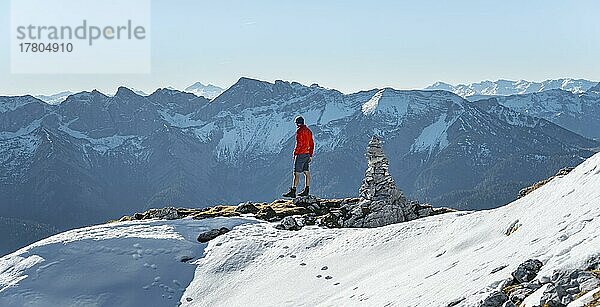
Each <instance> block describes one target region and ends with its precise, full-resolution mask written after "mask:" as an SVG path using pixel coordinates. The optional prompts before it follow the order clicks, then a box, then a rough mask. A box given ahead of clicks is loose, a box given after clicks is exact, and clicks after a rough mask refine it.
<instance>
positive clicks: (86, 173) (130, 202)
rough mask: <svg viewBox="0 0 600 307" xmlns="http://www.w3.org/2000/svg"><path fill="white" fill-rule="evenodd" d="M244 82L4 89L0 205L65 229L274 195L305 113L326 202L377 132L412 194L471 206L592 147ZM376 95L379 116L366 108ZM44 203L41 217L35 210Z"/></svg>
mask: <svg viewBox="0 0 600 307" xmlns="http://www.w3.org/2000/svg"><path fill="white" fill-rule="evenodd" d="M241 81H242V82H241V84H238V86H233V87H232V88H230V89H229V90H228V91H226V92H225V93H223V94H222V95H221V96H220V97H217V98H216V99H213V100H209V99H206V98H204V97H197V96H195V95H193V94H189V93H185V92H180V91H176V90H169V89H161V90H157V91H155V92H154V93H152V94H151V95H148V96H140V95H137V94H136V93H135V92H133V91H131V90H127V89H126V88H122V89H120V90H119V91H118V92H117V94H116V95H115V96H113V97H110V96H106V95H104V94H102V93H100V92H98V91H92V92H81V93H78V94H74V95H71V96H70V97H69V98H67V100H66V101H65V102H64V103H62V104H60V105H49V104H45V103H43V102H41V101H40V100H37V99H34V98H26V99H24V98H19V97H1V98H0V101H3V103H2V104H1V105H0V107H1V106H4V105H9V104H10V105H14V106H16V107H15V108H11V109H10V110H9V109H8V108H4V109H0V110H3V111H0V127H2V132H0V159H1V160H2V162H3V164H2V172H0V192H1V193H0V204H2V210H3V212H5V214H6V217H22V218H27V217H28V215H30V217H32V218H35V219H36V220H37V221H38V222H42V223H45V224H49V225H52V226H54V227H57V228H59V229H60V230H64V229H65V227H77V226H82V225H86V224H89V223H93V222H98V221H100V220H106V219H109V218H110V217H111V216H114V215H120V214H124V213H125V212H130V211H135V210H143V209H148V208H151V207H159V206H160V207H162V206H164V205H165V204H169V203H178V204H180V205H182V206H188V207H206V206H210V205H213V204H217V203H236V202H242V201H245V200H248V199H256V200H263V201H269V200H271V199H273V198H274V197H277V196H278V194H279V193H280V191H283V190H285V189H286V188H287V185H288V184H289V168H290V166H289V163H290V162H289V161H290V155H291V152H292V149H293V146H294V144H293V134H294V125H293V119H294V117H295V116H297V115H298V114H301V115H303V116H304V117H305V119H306V122H307V123H308V125H309V127H310V128H311V129H312V130H313V135H314V137H315V141H316V142H315V144H316V146H317V148H316V154H315V159H314V162H313V163H314V164H313V167H314V169H313V179H314V181H313V182H314V184H313V187H312V189H311V190H314V193H315V194H317V195H320V196H323V197H340V196H344V195H348V193H350V192H351V191H354V190H355V188H356V187H358V186H359V185H360V178H361V177H362V172H363V170H364V169H363V167H365V165H364V161H363V159H362V152H363V151H362V149H363V148H364V146H365V144H366V143H367V142H368V140H369V139H370V138H371V136H372V135H373V134H376V135H379V136H381V137H383V139H384V141H385V142H384V147H385V148H386V150H387V151H388V152H389V154H390V157H391V159H390V160H391V161H390V172H391V174H392V175H393V176H394V177H395V178H396V182H397V183H398V185H399V187H400V188H401V189H402V190H404V191H405V192H406V193H407V195H408V196H410V197H413V198H415V199H418V200H421V201H425V202H431V203H433V204H436V205H443V206H454V207H458V208H463V209H464V208H476V209H483V208H489V207H495V206H498V205H502V204H505V203H507V202H509V201H511V200H513V199H514V198H515V197H516V195H517V193H518V191H519V190H520V189H521V188H523V187H525V186H528V185H530V184H532V183H534V182H537V181H539V180H541V179H543V178H546V177H548V176H550V175H553V174H554V173H556V171H557V170H559V169H561V168H563V167H566V166H575V165H577V164H578V163H580V162H581V161H582V160H583V159H584V158H586V157H588V156H591V155H592V153H593V151H591V150H589V149H588V148H585V147H586V146H584V145H585V143H586V142H590V141H589V140H582V139H580V138H579V137H578V136H576V135H574V134H572V133H571V132H569V131H563V130H561V129H560V128H559V127H556V126H555V125H554V124H551V123H547V124H545V125H546V126H540V125H537V126H536V125H529V126H528V125H526V123H527V122H529V121H532V119H530V118H529V117H527V116H526V115H523V116H518V117H514V118H515V120H516V121H517V124H515V122H509V121H506V119H505V118H504V119H503V118H500V117H498V115H497V114H493V113H488V112H489V111H486V110H485V109H484V108H482V107H479V106H478V105H477V104H473V103H469V102H468V101H466V100H464V99H462V98H460V97H459V96H457V95H455V94H453V93H450V92H444V91H418V90H413V91H406V90H393V89H382V90H378V89H374V90H370V91H362V92H358V93H354V94H347V95H346V94H343V93H341V92H339V91H336V90H331V89H324V88H321V87H317V86H304V85H301V84H299V83H295V82H285V81H276V82H274V83H270V82H262V81H259V80H255V81H252V80H251V79H247V80H246V79H242V80H241ZM246 83H247V84H246ZM248 84H249V85H248ZM247 86H250V87H249V88H252V89H253V90H250V91H247V90H246V87H247ZM255 86H258V87H259V90H258V91H257V90H254V88H255ZM379 92H381V94H380V95H379V97H378V98H377V97H375V96H377V94H378V93H379ZM374 97H375V98H377V99H374ZM375 100H377V103H376V104H373V106H374V108H373V109H372V111H373V112H364V110H363V107H365V104H367V105H368V102H369V101H372V102H373V101H375ZM5 103H6V104H5ZM538 122H539V121H538ZM556 131H560V133H559V134H557V135H554V134H556ZM529 168H531V169H534V170H535V172H533V173H531V172H527V171H526V170H527V169H529ZM457 177H460V178H462V180H460V181H459V180H456V178H457ZM61 178H64V179H61ZM249 183H252V185H250V184H249ZM231 187H236V188H234V189H232V188H231ZM26 191H27V192H26ZM56 191H60V193H58V192H56ZM23 195H27V196H26V197H24V196H23ZM15 199H16V200H18V201H19V203H18V204H15V202H14V201H15ZM8 204H13V205H11V206H9V205H8ZM56 204H60V206H57V205H56ZM88 204H95V205H94V206H93V207H91V208H90V207H89V205H88ZM40 208H43V209H40ZM36 210H39V212H45V213H44V214H37V215H35V216H31V215H34V212H36ZM86 212H87V214H86ZM90 212H93V214H90ZM64 216H69V217H70V218H69V221H66V220H65V219H64ZM78 216H82V217H84V218H77V217H78Z"/></svg>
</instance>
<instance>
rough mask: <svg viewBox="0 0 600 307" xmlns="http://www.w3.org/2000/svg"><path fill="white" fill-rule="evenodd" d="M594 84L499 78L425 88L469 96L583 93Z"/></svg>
mask: <svg viewBox="0 0 600 307" xmlns="http://www.w3.org/2000/svg"><path fill="white" fill-rule="evenodd" d="M595 84H596V82H594V81H589V80H584V79H570V78H563V79H556V80H545V81H542V82H532V81H526V80H519V81H512V80H504V79H500V80H496V81H488V80H486V81H481V82H477V83H470V84H458V85H451V84H448V83H443V82H436V83H434V84H433V85H431V86H428V87H427V88H425V89H426V90H445V91H450V92H453V93H455V94H457V95H459V96H462V97H465V98H466V97H470V96H508V95H516V94H528V93H536V92H542V91H547V90H551V89H561V90H565V91H569V92H572V93H583V92H585V91H587V90H589V89H590V88H591V87H593V86H594V85H595Z"/></svg>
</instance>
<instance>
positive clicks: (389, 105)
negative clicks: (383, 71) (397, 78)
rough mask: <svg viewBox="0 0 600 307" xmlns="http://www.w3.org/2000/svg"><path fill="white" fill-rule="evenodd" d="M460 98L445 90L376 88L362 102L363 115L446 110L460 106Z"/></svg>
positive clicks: (462, 101)
mask: <svg viewBox="0 0 600 307" xmlns="http://www.w3.org/2000/svg"><path fill="white" fill-rule="evenodd" d="M464 103H466V101H464V100H463V99H462V98H460V97H458V96H456V95H454V94H452V93H448V92H446V91H406V90H394V89H392V88H385V89H382V90H378V91H377V92H375V93H374V94H373V96H372V97H371V98H370V99H369V100H368V101H366V102H365V103H363V104H362V106H361V110H362V112H363V114H365V115H373V114H377V113H381V114H388V115H393V116H395V117H396V118H402V117H404V116H405V115H406V114H408V113H410V114H424V113H427V112H428V111H430V110H447V109H450V108H452V106H453V105H455V106H457V107H458V108H462V106H463V104H464Z"/></svg>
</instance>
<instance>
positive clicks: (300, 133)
mask: <svg viewBox="0 0 600 307" xmlns="http://www.w3.org/2000/svg"><path fill="white" fill-rule="evenodd" d="M295 122H296V126H297V127H298V129H296V147H295V148H294V179H293V183H292V187H290V190H289V191H288V192H287V193H285V194H283V196H284V197H292V198H294V197H296V187H297V186H298V181H299V180H300V173H304V182H305V186H304V190H303V191H302V192H300V194H298V196H308V193H309V186H310V171H309V170H308V166H309V164H310V162H311V161H312V156H313V151H314V149H315V143H314V142H313V137H312V132H311V131H310V129H308V127H306V125H305V124H304V118H302V116H297V117H296V119H295Z"/></svg>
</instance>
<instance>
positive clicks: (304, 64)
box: [0, 0, 600, 95]
mask: <svg viewBox="0 0 600 307" xmlns="http://www.w3.org/2000/svg"><path fill="white" fill-rule="evenodd" d="M9 12H10V3H9V1H6V0H3V1H1V2H0V22H1V25H0V46H3V45H4V46H6V45H7V44H9V43H10V40H9V37H8V36H9ZM598 12H600V1H594V0H579V1H522V0H521V1H516V0H503V1H460V0H457V1H430V0H425V1H416V0H414V1H322V0H321V1H316V0H315V1H313V0H308V1H306V0H305V1H283V0H278V1H271V0H265V1H260V0H256V1H228V0H224V1H223V0H219V1H210V2H209V1H198V0H154V1H152V29H151V42H152V43H151V44H152V50H151V51H152V73H150V74H129V75H60V74H59V75H12V74H10V63H9V52H8V50H7V48H0V95H2V94H5V95H6V94H9V95H16V94H25V93H36V94H37V93H44V94H47V93H53V92H57V91H60V90H72V91H78V90H91V89H94V88H97V89H100V90H101V91H104V92H112V91H114V90H115V89H116V87H118V86H120V85H125V86H129V87H134V88H138V89H142V90H144V91H147V92H151V91H153V90H154V89H156V88H158V87H166V86H174V87H177V88H183V87H186V86H188V85H190V84H192V83H194V82H196V81H201V82H203V83H213V84H216V85H219V86H222V87H227V86H229V85H231V84H232V83H234V82H235V81H236V80H237V79H239V78H240V77H242V76H247V77H253V78H257V79H261V80H267V81H273V80H276V79H283V80H294V81H298V82H301V83H304V84H312V83H318V84H320V85H322V86H326V87H331V88H336V89H340V90H342V91H344V92H353V91H358V90H362V89H370V88H375V87H384V86H391V87H395V88H401V89H408V88H422V87H424V86H427V85H429V84H431V83H433V82H435V81H445V82H450V83H459V82H460V83H464V82H476V81H481V80H486V79H490V80H495V79H499V78H505V79H526V80H536V81H539V80H544V79H549V78H561V77H571V78H587V79H591V80H600V61H598V56H599V55H600V23H598V22H597V14H598Z"/></svg>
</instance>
